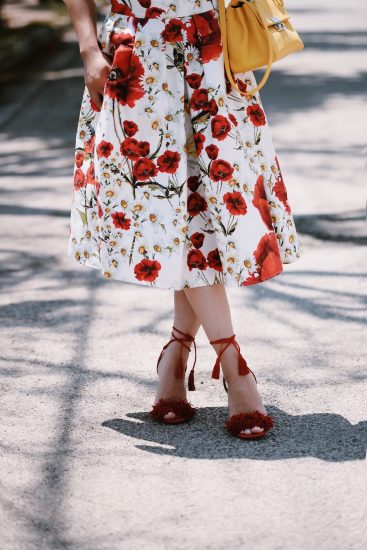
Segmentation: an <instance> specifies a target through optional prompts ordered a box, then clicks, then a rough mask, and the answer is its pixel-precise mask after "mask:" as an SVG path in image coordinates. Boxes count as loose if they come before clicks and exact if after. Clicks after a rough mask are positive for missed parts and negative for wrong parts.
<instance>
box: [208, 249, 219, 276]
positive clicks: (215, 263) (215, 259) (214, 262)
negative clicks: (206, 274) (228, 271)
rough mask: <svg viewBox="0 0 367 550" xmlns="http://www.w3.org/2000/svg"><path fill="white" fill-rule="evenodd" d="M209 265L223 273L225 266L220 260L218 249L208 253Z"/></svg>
mask: <svg viewBox="0 0 367 550" xmlns="http://www.w3.org/2000/svg"><path fill="white" fill-rule="evenodd" d="M208 265H209V267H212V268H213V269H215V270H216V271H223V266H222V262H221V259H220V255H219V250H218V248H216V249H215V250H211V251H210V252H209V253H208Z"/></svg>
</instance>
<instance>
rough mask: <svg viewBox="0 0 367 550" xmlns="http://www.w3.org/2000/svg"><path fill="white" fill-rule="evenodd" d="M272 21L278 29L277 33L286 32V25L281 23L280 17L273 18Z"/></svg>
mask: <svg viewBox="0 0 367 550" xmlns="http://www.w3.org/2000/svg"><path fill="white" fill-rule="evenodd" d="M271 20H272V21H273V23H274V25H273V26H274V27H275V28H276V30H277V31H284V30H285V25H284V23H282V22H281V20H280V19H279V17H272V18H271Z"/></svg>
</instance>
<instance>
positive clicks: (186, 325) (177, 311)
mask: <svg viewBox="0 0 367 550" xmlns="http://www.w3.org/2000/svg"><path fill="white" fill-rule="evenodd" d="M173 325H174V326H175V327H176V328H178V329H179V330H182V332H186V333H187V334H191V336H195V335H196V333H197V331H198V329H199V327H200V322H199V320H198V318H197V316H196V313H195V312H194V310H193V309H192V307H191V305H190V302H189V300H188V299H187V297H186V294H185V293H184V291H183V290H175V292H174V320H173ZM172 332H173V333H174V334H175V335H176V336H178V337H182V335H181V334H179V333H178V332H176V331H175V330H172ZM170 338H171V336H170ZM186 344H187V346H189V347H191V342H186ZM181 351H182V356H183V359H184V362H185V363H186V361H188V359H189V355H190V352H189V351H188V350H187V349H186V348H183V349H182V350H181V344H180V343H179V342H172V344H170V345H169V346H168V348H167V349H166V350H165V352H164V354H163V357H162V359H161V361H160V363H159V367H158V376H159V385H158V389H157V393H156V397H155V403H156V402H157V401H158V400H159V399H160V398H163V399H185V398H186V388H185V382H184V380H179V379H177V378H175V375H174V366H175V364H176V362H177V360H178V358H179V357H180V354H181ZM175 416H176V415H175V413H173V412H170V413H168V414H166V415H165V418H167V419H171V418H175Z"/></svg>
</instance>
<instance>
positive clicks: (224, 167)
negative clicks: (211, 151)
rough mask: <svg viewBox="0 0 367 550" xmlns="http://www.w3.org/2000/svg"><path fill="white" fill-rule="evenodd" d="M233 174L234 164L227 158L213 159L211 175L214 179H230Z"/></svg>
mask: <svg viewBox="0 0 367 550" xmlns="http://www.w3.org/2000/svg"><path fill="white" fill-rule="evenodd" d="M232 174H233V166H231V165H230V164H229V162H227V161H226V160H223V159H217V160H213V162H212V163H211V165H210V170H209V177H210V178H211V179H212V180H214V181H228V180H230V179H231V177H232Z"/></svg>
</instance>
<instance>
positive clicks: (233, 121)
mask: <svg viewBox="0 0 367 550" xmlns="http://www.w3.org/2000/svg"><path fill="white" fill-rule="evenodd" d="M228 118H229V120H230V121H231V122H232V124H233V125H234V126H238V122H237V119H236V117H235V116H234V115H232V113H230V114H229V115H228Z"/></svg>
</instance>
